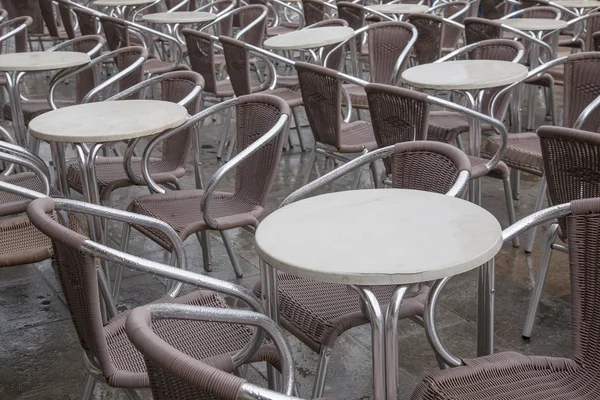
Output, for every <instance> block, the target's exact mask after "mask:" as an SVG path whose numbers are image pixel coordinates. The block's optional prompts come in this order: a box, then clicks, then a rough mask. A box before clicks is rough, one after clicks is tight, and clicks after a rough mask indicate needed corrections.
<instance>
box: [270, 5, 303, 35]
mask: <svg viewBox="0 0 600 400" xmlns="http://www.w3.org/2000/svg"><path fill="white" fill-rule="evenodd" d="M271 2H273V3H275V4H277V5H279V6H280V7H283V8H286V9H288V10H292V11H293V12H295V13H296V14H298V17H299V18H300V27H299V29H302V28H303V27H304V25H306V21H305V20H304V13H303V12H302V10H301V9H299V8H296V7H294V6H292V5H290V4H287V3H284V2H283V1H281V0H271ZM275 26H277V25H275Z"/></svg>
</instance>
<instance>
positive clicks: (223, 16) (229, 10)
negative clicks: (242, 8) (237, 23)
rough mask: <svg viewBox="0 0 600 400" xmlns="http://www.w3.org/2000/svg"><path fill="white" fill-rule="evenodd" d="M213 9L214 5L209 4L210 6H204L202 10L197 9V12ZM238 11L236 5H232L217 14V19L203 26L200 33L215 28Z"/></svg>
mask: <svg viewBox="0 0 600 400" xmlns="http://www.w3.org/2000/svg"><path fill="white" fill-rule="evenodd" d="M211 7H213V5H212V4H211V3H208V4H205V5H203V6H202V7H200V8H197V9H196V10H195V11H205V10H207V9H209V10H210V8H211ZM236 10H237V9H236V8H235V3H231V4H230V5H228V6H227V7H225V9H224V10H223V11H220V12H219V13H217V18H215V19H214V20H212V21H210V22H209V23H207V24H204V25H202V27H201V28H200V29H199V30H198V31H199V32H204V31H206V30H207V29H208V28H210V27H211V26H214V25H216V24H218V23H219V22H221V21H223V20H224V19H226V18H229V17H231V16H232V15H233V14H235V13H236Z"/></svg>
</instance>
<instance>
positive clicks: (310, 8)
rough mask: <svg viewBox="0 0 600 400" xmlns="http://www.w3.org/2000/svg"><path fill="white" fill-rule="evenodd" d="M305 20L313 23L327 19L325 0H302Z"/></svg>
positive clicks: (307, 23) (308, 23) (309, 23)
mask: <svg viewBox="0 0 600 400" xmlns="http://www.w3.org/2000/svg"><path fill="white" fill-rule="evenodd" d="M302 10H303V12H304V22H305V23H306V25H313V24H316V23H317V22H321V21H323V20H325V3H324V2H323V0H302Z"/></svg>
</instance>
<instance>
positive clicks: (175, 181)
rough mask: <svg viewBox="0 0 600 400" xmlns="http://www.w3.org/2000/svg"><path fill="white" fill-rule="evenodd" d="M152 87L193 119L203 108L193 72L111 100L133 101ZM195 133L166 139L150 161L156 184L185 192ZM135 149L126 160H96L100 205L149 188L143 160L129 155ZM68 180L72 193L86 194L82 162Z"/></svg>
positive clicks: (71, 166)
mask: <svg viewBox="0 0 600 400" xmlns="http://www.w3.org/2000/svg"><path fill="white" fill-rule="evenodd" d="M151 85H156V86H160V88H161V100H163V101H169V102H173V103H182V102H185V104H183V105H185V106H186V108H187V109H188V113H189V114H190V115H194V114H196V113H198V112H199V111H200V110H201V108H202V97H201V90H202V86H203V85H204V80H203V79H202V76H200V75H199V74H197V73H196V72H192V71H175V72H168V73H166V74H162V75H159V76H157V77H155V78H153V79H151V80H147V81H144V82H142V83H141V84H138V85H136V86H134V87H132V88H130V89H128V90H126V91H125V92H124V93H122V94H120V95H119V96H115V97H113V98H111V100H119V99H120V98H125V97H127V98H130V96H132V95H134V94H136V93H139V92H143V91H144V90H147V88H148V87H150V86H151ZM191 96H193V97H191ZM190 97H191V98H190ZM194 133H195V131H194V129H188V130H185V131H182V132H180V133H179V134H177V135H174V136H170V137H168V138H166V139H165V140H164V142H163V147H162V151H161V156H160V157H157V158H150V160H149V168H150V173H151V174H152V179H153V181H154V182H155V183H156V184H160V185H166V186H168V187H171V188H176V189H182V187H181V184H180V183H179V179H180V178H182V177H183V176H184V175H185V162H186V159H187V154H188V153H189V150H190V149H191V147H192V135H193V134H194ZM158 136H161V135H160V134H159V135H157V137H158ZM154 140H157V139H154ZM134 146H135V144H133V145H131V146H129V149H128V152H127V154H128V156H127V157H98V158H97V159H96V162H95V169H96V176H97V178H98V181H97V185H98V189H99V193H100V199H101V201H103V202H104V201H107V200H108V199H109V197H110V195H111V193H112V192H113V191H114V190H116V189H119V188H123V187H129V186H134V185H146V181H145V179H144V178H143V176H142V158H141V157H131V155H132V154H133V153H132V152H131V151H129V150H131V149H132V148H133V147H134ZM125 163H127V164H128V165H129V166H130V168H131V172H132V173H133V174H134V176H130V174H129V173H128V172H127V171H126V170H125V168H124V166H123V165H124V164H125ZM67 178H68V182H69V186H70V187H71V188H72V189H75V190H76V191H77V192H79V193H83V189H82V182H81V165H80V164H79V162H71V163H69V164H68V165H67ZM132 178H133V179H132Z"/></svg>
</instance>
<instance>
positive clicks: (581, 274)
mask: <svg viewBox="0 0 600 400" xmlns="http://www.w3.org/2000/svg"><path fill="white" fill-rule="evenodd" d="M544 129H551V128H544ZM563 130H564V129H563ZM541 131H542V129H540V132H541ZM547 132H548V131H547ZM586 135H587V136H588V137H589V136H590V134H586ZM534 215H535V216H534V217H528V219H529V221H527V222H528V223H526V224H521V225H520V228H521V231H523V230H525V228H529V227H530V226H531V223H532V222H533V223H539V222H540V221H544V220H545V218H547V217H548V216H556V217H566V220H565V226H566V228H567V230H568V232H569V236H570V237H571V238H572V239H573V240H572V241H571V243H570V251H569V265H568V266H567V265H565V268H570V275H571V337H572V349H573V355H572V357H571V358H559V357H544V356H530V355H521V354H519V353H515V352H503V353H498V354H494V355H491V356H486V357H480V358H475V359H464V360H462V364H463V365H462V366H458V367H456V368H452V369H447V370H444V371H438V372H434V373H433V374H430V375H429V376H427V377H425V378H424V379H423V381H421V383H420V384H419V385H418V386H417V388H416V390H415V392H414V393H413V395H412V400H471V399H472V400H479V399H492V398H496V399H561V400H574V399H582V400H583V399H595V398H596V397H597V396H598V393H600V379H599V378H600V376H599V374H600V372H599V371H600V370H599V369H598V363H599V362H600V350H599V349H600V346H599V343H598V335H597V334H596V332H598V331H599V330H600V308H599V307H598V290H597V286H596V282H597V279H598V270H599V269H600V264H599V261H600V254H599V253H598V249H600V243H599V236H598V234H597V232H598V230H599V229H600V199H598V198H594V199H587V200H575V201H573V202H571V203H570V204H564V205H560V206H556V207H553V208H551V209H548V210H544V212H542V213H539V214H537V215H536V214H534ZM517 225H518V224H517ZM505 232H506V231H505Z"/></svg>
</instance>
